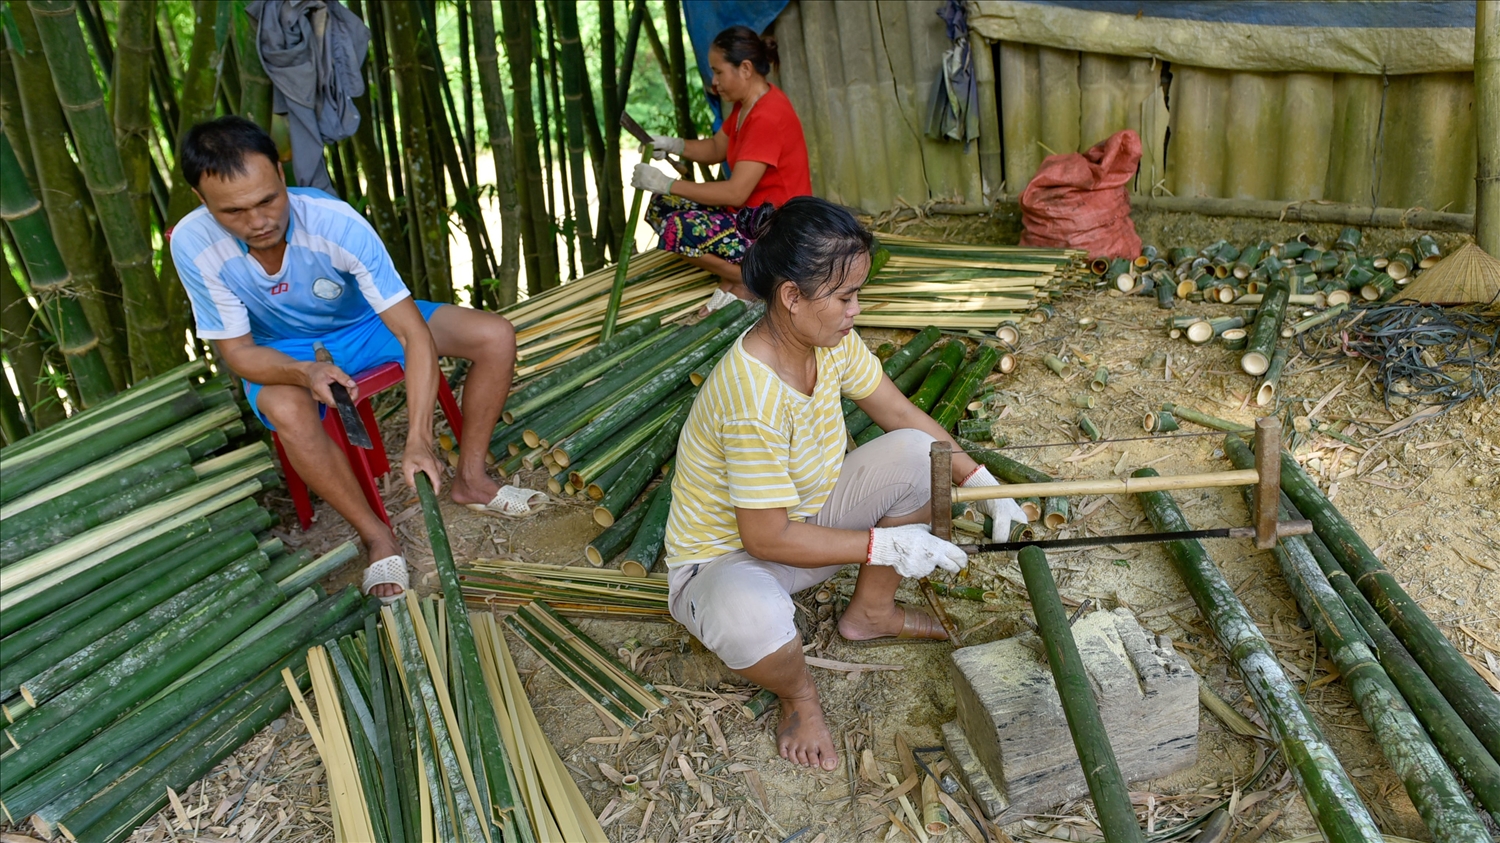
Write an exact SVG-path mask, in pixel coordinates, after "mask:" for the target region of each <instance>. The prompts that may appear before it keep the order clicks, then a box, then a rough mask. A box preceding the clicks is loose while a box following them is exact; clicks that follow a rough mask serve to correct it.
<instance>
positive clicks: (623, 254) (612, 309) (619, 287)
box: [599, 143, 651, 340]
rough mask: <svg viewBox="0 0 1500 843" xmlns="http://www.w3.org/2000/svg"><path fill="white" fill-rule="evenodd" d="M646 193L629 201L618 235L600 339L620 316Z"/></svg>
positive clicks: (644, 154)
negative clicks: (618, 244) (611, 279)
mask: <svg viewBox="0 0 1500 843" xmlns="http://www.w3.org/2000/svg"><path fill="white" fill-rule="evenodd" d="M650 158H651V144H649V143H648V144H646V145H645V146H644V147H642V149H641V159H642V160H650ZM645 194H646V191H644V190H637V191H636V192H635V196H634V197H632V198H631V200H630V216H629V217H627V218H626V219H625V233H624V234H622V235H620V252H619V262H618V263H617V264H615V283H614V285H613V286H611V287H610V290H609V303H608V304H607V305H606V306H605V309H604V327H603V328H601V329H600V332H599V337H600V339H606V340H607V339H609V338H610V336H611V335H613V334H614V332H615V319H616V318H618V317H619V314H620V297H621V295H622V294H623V293H624V292H625V274H626V272H628V270H629V267H630V251H631V246H632V245H633V244H634V243H635V226H636V220H638V219H639V218H640V216H641V198H642V197H643V196H645Z"/></svg>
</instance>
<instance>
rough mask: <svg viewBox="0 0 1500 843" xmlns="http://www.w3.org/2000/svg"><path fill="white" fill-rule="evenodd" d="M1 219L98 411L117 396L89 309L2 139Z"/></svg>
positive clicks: (72, 367)
mask: <svg viewBox="0 0 1500 843" xmlns="http://www.w3.org/2000/svg"><path fill="white" fill-rule="evenodd" d="M0 218H3V219H4V220H5V223H6V225H8V226H9V227H10V232H11V236H12V237H13V238H14V242H15V244H16V247H17V249H18V251H19V252H20V257H21V260H22V261H24V262H25V264H26V270H27V276H28V277H29V278H30V279H31V291H32V293H34V294H35V295H36V296H37V298H38V299H40V300H41V302H42V306H43V308H44V309H45V310H46V311H47V315H48V320H47V321H48V322H49V323H50V326H51V328H52V333H53V336H54V337H56V339H57V347H58V350H59V351H61V352H62V354H63V358H64V359H65V360H66V361H67V364H68V371H69V372H70V373H71V374H72V375H73V382H74V383H76V384H77V385H78V390H79V393H80V394H81V395H82V397H83V402H84V406H93V405H96V404H98V403H100V402H101V401H104V400H105V399H107V398H109V397H110V396H111V395H113V394H114V393H115V388H114V383H113V382H112V381H111V380H110V373H109V369H108V368H107V367H106V366H105V365H104V357H103V355H101V354H100V352H99V347H98V345H99V343H98V340H97V339H95V337H94V332H93V331H92V330H91V329H90V328H89V323H88V319H87V318H86V317H85V316H84V313H83V308H82V306H80V305H79V303H78V300H77V299H76V298H74V297H73V295H72V291H71V289H70V288H71V287H72V278H71V276H70V275H69V274H68V270H67V267H66V266H65V265H64V264H63V260H62V255H61V254H59V253H58V249H57V244H56V242H54V241H53V239H52V230H51V228H49V227H48V225H47V221H46V219H45V218H44V217H43V214H42V203H41V202H39V201H37V199H36V197H34V196H32V195H31V192H30V190H28V189H27V187H26V179H25V178H23V177H22V175H21V165H20V162H19V161H17V160H16V155H15V152H14V151H13V150H12V149H11V147H10V140H9V139H7V138H6V137H5V135H3V134H0Z"/></svg>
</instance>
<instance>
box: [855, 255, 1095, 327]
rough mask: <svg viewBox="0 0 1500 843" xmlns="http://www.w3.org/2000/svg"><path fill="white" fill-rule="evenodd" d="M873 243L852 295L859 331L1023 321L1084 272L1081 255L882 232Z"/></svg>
mask: <svg viewBox="0 0 1500 843" xmlns="http://www.w3.org/2000/svg"><path fill="white" fill-rule="evenodd" d="M879 241H880V246H879V248H878V249H877V250H876V253H875V259H874V265H873V266H872V267H871V273H870V280H869V282H868V283H866V284H865V286H864V288H863V289H862V290H861V291H860V295H859V301H860V307H861V312H860V314H859V316H857V317H855V320H854V324H855V325H858V326H871V327H882V328H915V327H917V326H918V325H929V324H931V325H937V326H939V327H941V328H945V329H950V330H963V329H971V328H972V329H979V330H986V331H993V330H995V329H996V328H997V327H999V326H1000V325H1002V324H1004V323H1007V322H1018V321H1020V320H1022V319H1024V318H1026V316H1027V314H1028V312H1029V311H1031V310H1033V309H1034V308H1036V307H1037V306H1038V305H1039V304H1041V303H1043V302H1045V301H1047V299H1048V298H1049V295H1050V290H1051V289H1053V288H1056V287H1060V286H1062V285H1064V284H1066V283H1069V282H1071V281H1074V280H1076V279H1077V278H1078V277H1079V276H1080V274H1081V272H1082V267H1083V263H1082V261H1083V257H1084V253H1083V252H1080V251H1077V250H1070V249H1040V248H1033V247H1027V246H978V245H970V244H961V243H939V242H934V241H929V240H922V239H920V238H916V237H907V236H904V235H899V234H881V235H879Z"/></svg>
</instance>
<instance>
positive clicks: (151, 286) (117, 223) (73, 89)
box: [30, 0, 182, 377]
mask: <svg viewBox="0 0 1500 843" xmlns="http://www.w3.org/2000/svg"><path fill="white" fill-rule="evenodd" d="M30 7H31V11H32V16H33V17H34V18H35V20H36V26H37V31H38V34H39V35H40V38H41V42H42V48H43V50H44V51H45V52H46V54H47V64H48V66H49V67H50V68H51V70H52V82H53V85H54V86H55V87H56V88H57V98H58V100H59V101H60V102H61V103H62V105H63V112H64V114H65V115H66V116H67V118H68V125H69V126H71V127H72V129H73V139H74V142H75V144H76V147H75V149H76V151H77V154H78V162H79V165H80V167H81V169H82V170H83V177H84V180H85V181H86V182H87V183H88V187H89V193H90V194H91V195H92V196H93V197H94V209H95V211H96V212H97V213H98V217H99V224H100V226H101V227H102V228H103V230H104V237H105V239H106V240H107V241H108V243H109V251H110V254H111V255H112V256H113V257H114V262H115V269H116V271H117V272H118V274H119V276H120V281H121V284H122V289H123V293H124V300H125V318H126V323H127V325H128V328H129V346H130V362H131V366H132V368H133V369H134V371H135V374H136V376H137V377H141V376H144V375H149V374H152V373H154V372H162V371H166V370H167V369H170V368H171V367H172V366H174V365H175V364H176V363H177V362H178V360H179V358H180V357H181V354H182V352H181V350H180V349H177V348H174V345H180V342H176V343H174V341H173V339H172V333H171V331H170V327H171V325H172V320H171V319H170V318H169V311H168V310H167V305H166V302H165V301H164V300H163V298H162V294H161V289H160V288H159V287H158V286H157V278H156V273H155V271H153V269H152V264H151V261H152V253H151V244H150V243H148V242H147V241H146V239H145V238H144V237H142V236H141V226H140V224H139V223H137V222H136V220H135V211H134V209H132V208H131V205H130V197H129V196H128V195H127V194H126V192H125V190H126V180H125V173H124V169H123V166H122V165H121V163H120V153H119V151H118V150H117V149H116V148H115V139H114V131H113V129H112V128H111V126H110V122H109V115H108V114H106V113H105V110H104V103H103V99H102V97H101V95H100V91H99V83H98V81H97V77H96V76H95V73H94V68H93V65H92V64H91V63H90V61H89V54H88V48H87V47H86V46H85V44H84V42H83V32H82V31H81V30H80V29H79V26H78V17H77V11H76V9H75V5H74V3H73V0H34V1H33V2H31V3H30ZM179 336H181V334H180V333H179Z"/></svg>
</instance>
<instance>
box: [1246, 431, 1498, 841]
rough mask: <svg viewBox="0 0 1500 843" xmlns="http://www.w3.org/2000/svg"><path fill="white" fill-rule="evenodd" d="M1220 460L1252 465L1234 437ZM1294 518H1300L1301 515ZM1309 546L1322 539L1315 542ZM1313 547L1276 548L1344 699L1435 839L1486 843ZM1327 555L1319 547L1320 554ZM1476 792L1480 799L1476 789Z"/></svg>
mask: <svg viewBox="0 0 1500 843" xmlns="http://www.w3.org/2000/svg"><path fill="white" fill-rule="evenodd" d="M1224 453H1225V455H1226V456H1228V457H1229V459H1230V461H1231V462H1233V463H1234V464H1235V466H1236V467H1239V468H1251V467H1253V466H1254V465H1255V455H1254V454H1253V453H1251V451H1250V446H1248V445H1246V444H1245V441H1244V440H1243V439H1241V438H1240V437H1238V436H1226V437H1225V438H1224ZM1253 494H1254V492H1253V491H1252V490H1251V489H1250V488H1249V487H1246V488H1245V490H1244V495H1245V503H1246V505H1247V506H1253V505H1254V504H1253V503H1252V501H1253ZM1278 517H1280V518H1283V519H1291V518H1293V517H1294V516H1293V515H1292V514H1291V512H1290V510H1289V509H1288V508H1287V507H1286V506H1285V505H1283V506H1282V507H1281V510H1280V513H1279V515H1278ZM1295 517H1300V514H1299V516H1295ZM1313 541H1320V540H1318V539H1316V537H1314V539H1313ZM1313 541H1307V540H1304V539H1303V538H1302V537H1301V536H1292V537H1288V538H1284V539H1282V540H1281V542H1280V543H1279V544H1278V545H1277V547H1276V549H1275V553H1276V561H1277V563H1278V564H1280V566H1281V575H1282V578H1283V579H1284V580H1286V582H1287V585H1288V586H1289V587H1290V588H1291V590H1292V596H1293V597H1294V598H1296V600H1297V605H1298V607H1299V608H1300V609H1301V610H1302V614H1303V616H1304V617H1307V618H1308V619H1309V620H1311V621H1312V625H1313V631H1314V632H1316V633H1317V636H1318V640H1319V641H1320V642H1321V643H1322V644H1323V646H1324V647H1325V648H1327V650H1328V653H1329V655H1330V656H1332V658H1333V661H1334V664H1335V665H1336V666H1337V667H1338V670H1339V675H1340V676H1342V677H1344V678H1345V680H1346V681H1347V682H1348V685H1349V693H1350V695H1351V696H1353V697H1354V701H1355V704H1357V705H1358V706H1359V709H1360V714H1361V715H1362V716H1363V717H1364V719H1365V723H1367V724H1368V725H1369V726H1370V730H1371V732H1372V733H1373V734H1374V736H1375V741H1376V743H1377V744H1379V745H1380V748H1381V751H1382V752H1383V753H1385V756H1386V760H1387V761H1389V762H1390V764H1391V768H1392V769H1393V770H1395V772H1396V775H1398V776H1400V777H1401V781H1402V784H1404V785H1405V787H1406V792H1407V795H1408V796H1410V797H1411V800H1412V804H1413V805H1415V806H1416V808H1417V812H1418V813H1419V814H1421V816H1422V819H1423V821H1424V822H1425V823H1426V824H1427V827H1428V829H1429V830H1430V831H1431V832H1432V834H1433V838H1434V839H1436V840H1473V841H1484V840H1485V839H1486V838H1487V837H1488V835H1487V833H1486V831H1485V828H1484V823H1483V822H1482V821H1481V820H1480V819H1479V816H1478V815H1477V814H1475V813H1474V811H1473V810H1472V809H1471V808H1470V807H1469V803H1468V800H1467V799H1466V798H1465V796H1464V793H1463V790H1462V788H1460V787H1459V785H1458V782H1457V781H1456V780H1455V779H1454V778H1453V775H1452V773H1450V772H1449V770H1448V767H1447V766H1446V765H1445V764H1444V763H1443V756H1442V755H1440V754H1438V749H1437V748H1436V747H1434V746H1433V739H1430V738H1429V737H1428V735H1427V732H1424V731H1423V730H1422V729H1423V727H1422V724H1421V723H1419V722H1418V719H1419V718H1418V716H1417V715H1416V714H1415V713H1414V711H1413V708H1412V707H1410V706H1409V705H1408V702H1407V700H1406V699H1404V698H1403V696H1402V692H1401V691H1400V690H1398V686H1397V685H1396V684H1395V683H1394V681H1393V677H1392V676H1391V675H1389V674H1388V673H1387V672H1386V669H1385V668H1384V667H1383V666H1382V664H1381V663H1380V662H1377V661H1376V656H1375V653H1374V652H1372V650H1371V647H1370V646H1369V644H1367V643H1366V641H1367V640H1370V641H1373V636H1370V637H1368V638H1367V635H1366V631H1365V629H1364V628H1363V627H1362V626H1361V625H1360V624H1359V623H1357V622H1356V620H1355V617H1354V614H1353V613H1352V612H1351V611H1350V609H1349V608H1348V607H1347V606H1346V605H1345V601H1344V600H1343V599H1342V598H1341V597H1340V595H1339V594H1338V592H1337V591H1336V590H1335V589H1334V587H1333V585H1332V584H1331V583H1330V582H1329V578H1328V577H1327V576H1326V575H1325V574H1324V573H1323V568H1322V567H1321V565H1320V563H1319V561H1318V560H1317V558H1316V555H1315V552H1314V550H1313V549H1312V545H1313ZM1326 549H1327V548H1326V546H1325V547H1324V548H1323V550H1325V551H1326ZM1334 564H1335V565H1336V564H1337V563H1336V562H1335V563H1334ZM1346 579H1347V577H1346ZM1360 602H1363V598H1360ZM1381 625H1382V626H1383V624H1381ZM1387 634H1389V633H1388V632H1387ZM1391 643H1395V642H1391ZM1396 646H1398V647H1399V646H1400V645H1399V644H1397V645H1396ZM1434 737H1436V736H1434ZM1479 749H1480V755H1481V757H1482V758H1486V759H1487V758H1489V756H1488V754H1487V753H1484V752H1483V748H1482V747H1479ZM1489 760H1491V761H1493V759H1489ZM1475 793H1476V795H1479V792H1478V790H1476V791H1475ZM1491 795H1493V794H1491ZM1481 801H1483V799H1482V797H1481Z"/></svg>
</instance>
